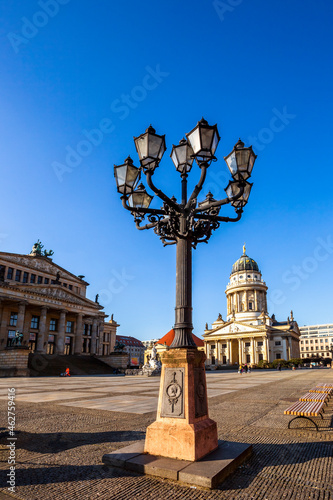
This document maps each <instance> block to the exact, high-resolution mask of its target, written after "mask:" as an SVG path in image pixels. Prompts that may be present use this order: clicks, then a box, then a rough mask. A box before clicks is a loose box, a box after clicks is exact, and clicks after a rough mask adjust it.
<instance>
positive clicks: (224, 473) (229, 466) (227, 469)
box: [102, 441, 252, 489]
mask: <svg viewBox="0 0 333 500" xmlns="http://www.w3.org/2000/svg"><path fill="white" fill-rule="evenodd" d="M251 453H252V445H250V444H246V443H235V442H231V441H219V446H218V448H217V450H215V451H213V452H212V453H210V454H209V455H206V456H205V457H204V458H202V459H201V460H198V461H197V462H190V461H187V460H177V459H175V458H166V457H160V456H157V455H150V454H148V453H144V441H137V442H136V443H134V444H132V445H130V446H125V447H124V448H120V449H118V450H116V451H113V452H112V453H108V454H106V455H104V456H103V458H102V461H103V463H104V464H105V465H107V466H111V467H119V468H122V469H126V470H129V471H133V472H139V473H141V474H147V475H151V476H157V477H161V478H163V479H171V480H173V481H178V482H179V483H182V484H188V485H191V486H200V487H202V488H208V489H214V488H217V486H218V485H219V484H220V483H221V482H222V481H224V480H225V479H226V478H227V477H228V476H229V475H230V474H232V473H233V472H234V471H235V470H236V469H237V468H238V467H239V466H240V465H241V464H242V463H243V462H244V461H245V460H247V459H248V458H249V457H250V455H251Z"/></svg>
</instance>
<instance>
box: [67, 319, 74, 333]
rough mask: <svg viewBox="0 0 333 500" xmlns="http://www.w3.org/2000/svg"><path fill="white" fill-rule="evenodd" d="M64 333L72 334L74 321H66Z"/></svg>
mask: <svg viewBox="0 0 333 500" xmlns="http://www.w3.org/2000/svg"><path fill="white" fill-rule="evenodd" d="M66 333H74V321H67V324H66Z"/></svg>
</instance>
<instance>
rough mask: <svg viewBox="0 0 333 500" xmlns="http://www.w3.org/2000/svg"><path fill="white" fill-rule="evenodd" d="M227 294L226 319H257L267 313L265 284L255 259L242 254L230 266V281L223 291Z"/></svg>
mask: <svg viewBox="0 0 333 500" xmlns="http://www.w3.org/2000/svg"><path fill="white" fill-rule="evenodd" d="M225 293H226V296H227V321H230V320H231V319H232V318H234V319H235V320H236V321H242V322H244V321H245V322H247V321H251V322H253V320H257V319H258V318H259V316H260V315H261V314H262V312H263V311H264V312H265V313H267V286H266V283H265V282H264V281H263V280H262V276H261V272H260V270H259V267H258V264H257V263H256V261H255V260H253V259H251V258H250V257H248V255H246V249H245V245H244V247H243V255H242V256H241V257H240V258H239V259H238V260H237V261H236V262H235V264H234V265H233V266H232V271H231V275H230V281H229V283H228V285H227V289H226V291H225Z"/></svg>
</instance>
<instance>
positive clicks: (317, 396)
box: [299, 392, 328, 401]
mask: <svg viewBox="0 0 333 500" xmlns="http://www.w3.org/2000/svg"><path fill="white" fill-rule="evenodd" d="M327 398H328V394H326V393H319V392H308V393H307V394H304V396H301V397H300V398H299V401H326V399H327Z"/></svg>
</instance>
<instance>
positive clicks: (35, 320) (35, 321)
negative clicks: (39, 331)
mask: <svg viewBox="0 0 333 500" xmlns="http://www.w3.org/2000/svg"><path fill="white" fill-rule="evenodd" d="M30 328H39V316H33V317H32V318H31V324H30Z"/></svg>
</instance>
